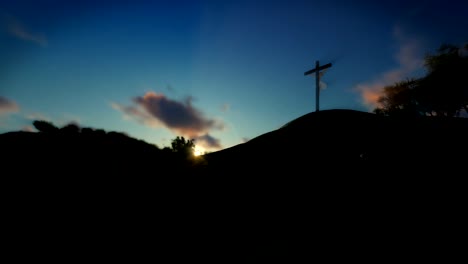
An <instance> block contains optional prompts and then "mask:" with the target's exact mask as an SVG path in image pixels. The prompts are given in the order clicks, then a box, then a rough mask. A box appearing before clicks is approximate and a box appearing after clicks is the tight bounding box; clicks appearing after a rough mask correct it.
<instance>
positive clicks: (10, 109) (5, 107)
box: [0, 96, 19, 115]
mask: <svg viewBox="0 0 468 264" xmlns="http://www.w3.org/2000/svg"><path fill="white" fill-rule="evenodd" d="M18 111H19V106H18V104H16V103H15V102H13V101H11V100H9V99H7V98H6V97H3V96H0V115H7V114H11V113H15V112H18Z"/></svg>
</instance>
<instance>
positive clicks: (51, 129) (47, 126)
mask: <svg viewBox="0 0 468 264" xmlns="http://www.w3.org/2000/svg"><path fill="white" fill-rule="evenodd" d="M33 126H34V127H35V128H36V129H37V130H38V131H40V132H44V133H55V132H58V131H59V129H58V127H56V126H54V124H52V123H51V122H47V121H44V120H35V121H34V122H33Z"/></svg>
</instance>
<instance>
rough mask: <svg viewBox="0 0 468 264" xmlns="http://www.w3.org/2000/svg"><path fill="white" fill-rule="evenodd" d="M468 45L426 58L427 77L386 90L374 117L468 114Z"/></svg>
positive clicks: (447, 48) (450, 47)
mask: <svg viewBox="0 0 468 264" xmlns="http://www.w3.org/2000/svg"><path fill="white" fill-rule="evenodd" d="M467 53H468V44H467V45H465V46H464V47H460V48H459V47H456V46H453V45H442V46H441V47H440V48H439V49H438V51H437V53H436V54H430V55H427V56H426V57H425V67H426V68H427V74H426V76H424V77H423V78H420V79H416V80H415V79H411V80H407V81H402V82H397V83H395V84H394V85H390V86H388V87H385V88H384V90H383V94H382V96H381V97H380V98H379V100H378V102H379V103H380V106H379V107H378V108H376V109H375V110H374V112H375V113H379V114H384V115H434V114H435V115H437V116H459V115H460V112H461V110H463V109H464V110H465V111H466V112H467V113H468V78H466V73H468V56H466V54H467Z"/></svg>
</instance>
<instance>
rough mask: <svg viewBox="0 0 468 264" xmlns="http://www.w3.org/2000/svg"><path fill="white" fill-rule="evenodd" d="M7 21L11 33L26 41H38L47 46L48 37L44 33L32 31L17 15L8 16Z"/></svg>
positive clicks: (37, 42)
mask: <svg viewBox="0 0 468 264" xmlns="http://www.w3.org/2000/svg"><path fill="white" fill-rule="evenodd" d="M6 21H7V25H6V27H7V30H8V32H9V33H10V34H11V35H13V36H15V37H17V38H19V39H22V40H24V41H29V42H32V43H36V44H38V45H40V46H42V47H46V46H47V38H46V36H45V35H44V34H42V33H37V32H33V31H31V30H30V29H28V28H26V26H24V25H23V23H21V22H20V21H19V20H18V19H17V18H15V17H12V16H8V17H7V19H6Z"/></svg>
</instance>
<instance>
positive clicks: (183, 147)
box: [171, 136, 195, 157]
mask: <svg viewBox="0 0 468 264" xmlns="http://www.w3.org/2000/svg"><path fill="white" fill-rule="evenodd" d="M171 146H172V152H175V153H178V154H181V155H183V156H185V157H191V156H193V151H194V149H195V143H194V140H193V139H189V140H186V139H185V138H184V137H179V136H177V137H176V138H175V139H173V140H172V142H171Z"/></svg>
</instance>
